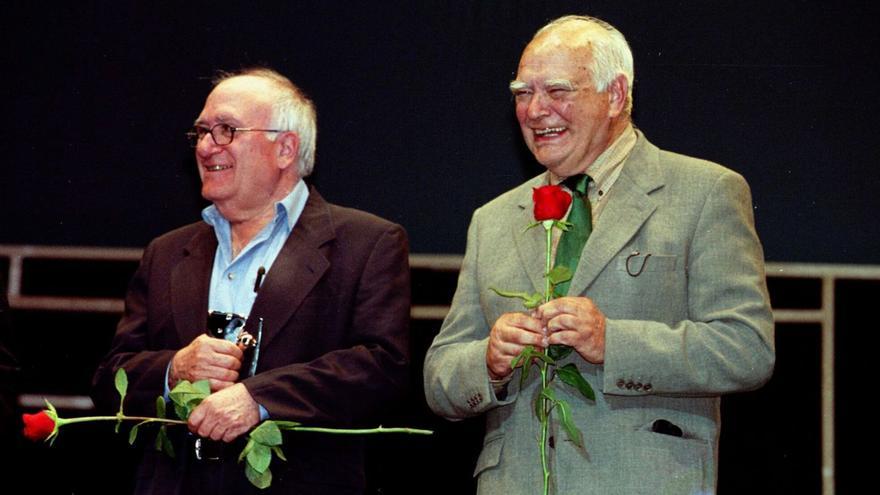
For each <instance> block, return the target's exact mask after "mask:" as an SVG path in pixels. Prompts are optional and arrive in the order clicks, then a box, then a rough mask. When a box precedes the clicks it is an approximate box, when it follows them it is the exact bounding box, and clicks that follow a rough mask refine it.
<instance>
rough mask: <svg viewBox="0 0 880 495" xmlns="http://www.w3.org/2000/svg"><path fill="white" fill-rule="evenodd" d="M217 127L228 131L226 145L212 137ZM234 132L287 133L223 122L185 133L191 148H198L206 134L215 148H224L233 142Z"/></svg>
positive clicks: (195, 127)
mask: <svg viewBox="0 0 880 495" xmlns="http://www.w3.org/2000/svg"><path fill="white" fill-rule="evenodd" d="M218 127H225V128H227V129H228V130H229V142H228V143H218V142H217V136H215V135H214V129H216V128H218ZM200 131H201V132H200ZM236 132H287V131H284V130H281V129H257V128H256V127H233V126H231V125H229V124H225V123H223V122H220V123H218V124H214V125H213V126H211V128H210V129H209V128H207V127H205V126H201V125H196V126H193V130H191V131H189V132H187V133H186V137H188V138H189V140H190V143H191V144H192V146H193V148H195V147H196V146H198V144H199V142H201V140H202V138H204V137H205V135H207V134H210V135H211V140H212V141H214V144H216V145H217V146H226V145H229V144H232V141H234V140H235V133H236Z"/></svg>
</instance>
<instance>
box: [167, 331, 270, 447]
mask: <svg viewBox="0 0 880 495" xmlns="http://www.w3.org/2000/svg"><path fill="white" fill-rule="evenodd" d="M242 357H243V351H242V349H241V348H240V347H239V346H237V345H235V344H233V343H232V342H229V341H226V340H224V339H218V338H214V337H210V336H208V335H200V336H199V337H197V338H196V339H195V340H193V341H192V342H190V344H189V345H188V346H186V347H184V348H183V349H181V350H179V351H177V353H176V354H175V355H174V358H173V359H172V360H171V371H170V373H169V382H170V383H169V386H173V385H174V384H176V383H177V382H178V381H180V380H188V381H190V382H195V381H198V380H208V382H209V383H210V384H211V395H209V396H208V397H206V398H205V400H203V401H202V402H201V404H199V405H198V406H197V407H196V408H195V409H193V411H192V413H191V414H190V416H189V420H188V423H189V429H190V431H192V432H193V433H195V434H197V435H199V436H201V437H205V438H210V439H212V440H222V441H224V442H231V441H233V440H234V439H236V438H237V437H238V436H240V435H242V434H243V433H246V432H248V431H250V429H251V428H253V427H254V426H256V425H257V423H259V422H260V409H259V406H258V405H257V403H256V402H255V401H254V399H253V397H251V394H250V392H248V390H247V388H246V387H245V386H244V385H242V384H241V383H236V380H238V370H239V368H241V360H242Z"/></svg>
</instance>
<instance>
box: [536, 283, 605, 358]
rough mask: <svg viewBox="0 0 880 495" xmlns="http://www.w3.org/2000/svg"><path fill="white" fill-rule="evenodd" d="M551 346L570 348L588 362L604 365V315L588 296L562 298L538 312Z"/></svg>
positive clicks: (538, 309) (546, 304)
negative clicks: (557, 345) (561, 345)
mask: <svg viewBox="0 0 880 495" xmlns="http://www.w3.org/2000/svg"><path fill="white" fill-rule="evenodd" d="M535 316H536V317H537V318H539V319H540V320H541V321H542V322H543V324H544V328H546V331H547V336H548V337H547V341H548V342H549V343H550V344H564V345H567V346H571V347H573V348H574V350H576V351H577V352H578V354H580V355H581V357H583V358H584V359H585V360H587V361H589V362H591V363H594V364H601V363H604V362H605V315H604V314H603V313H602V312H601V311H600V310H599V308H597V307H596V305H595V304H594V303H593V301H592V300H591V299H589V298H587V297H561V298H559V299H553V300H551V301H549V302H547V303H544V304H542V305H541V306H539V307H538V308H537V310H536V311H535Z"/></svg>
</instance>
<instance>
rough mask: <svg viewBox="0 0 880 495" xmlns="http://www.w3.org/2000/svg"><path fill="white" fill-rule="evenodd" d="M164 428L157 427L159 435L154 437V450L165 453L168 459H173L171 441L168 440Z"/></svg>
mask: <svg viewBox="0 0 880 495" xmlns="http://www.w3.org/2000/svg"><path fill="white" fill-rule="evenodd" d="M165 426H166V425H162V426H160V427H159V433H158V434H157V435H156V450H158V451H161V452H165V454H166V455H168V457H170V458H172V459H174V457H175V455H174V445H173V444H172V443H171V439H170V438H168V431H167V430H166V428H165Z"/></svg>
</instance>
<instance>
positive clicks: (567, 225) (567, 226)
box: [553, 220, 574, 232]
mask: <svg viewBox="0 0 880 495" xmlns="http://www.w3.org/2000/svg"><path fill="white" fill-rule="evenodd" d="M553 226H554V227H556V228H558V229H559V230H561V231H563V232H568V231H569V230H571V228H572V227H574V224H573V223H571V222H567V221H564V220H557V221H556V222H554V223H553Z"/></svg>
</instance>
